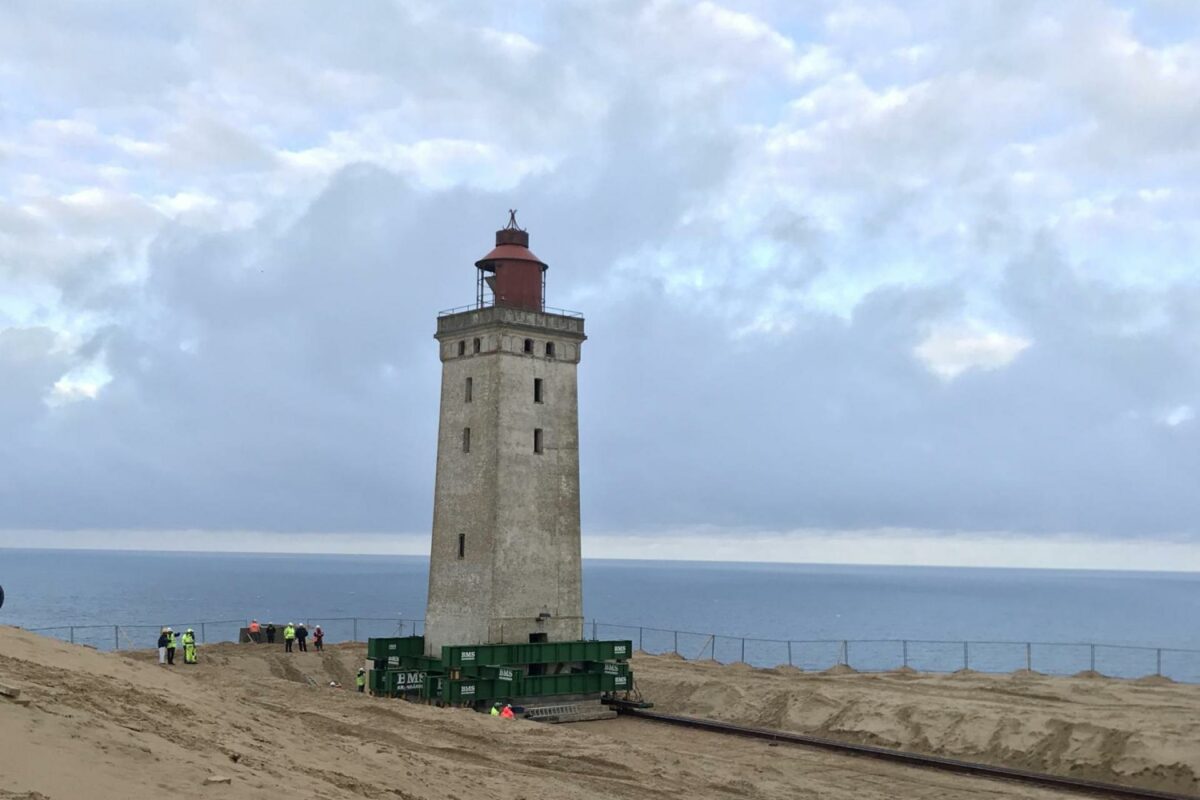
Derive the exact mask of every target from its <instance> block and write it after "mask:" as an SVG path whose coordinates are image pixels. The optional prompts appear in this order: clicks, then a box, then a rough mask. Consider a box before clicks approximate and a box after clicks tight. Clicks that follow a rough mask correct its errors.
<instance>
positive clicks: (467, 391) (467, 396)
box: [463, 378, 475, 403]
mask: <svg viewBox="0 0 1200 800" xmlns="http://www.w3.org/2000/svg"><path fill="white" fill-rule="evenodd" d="M474 382H475V381H474V379H473V378H467V384H466V386H465V387H464V388H463V402H464V403H469V402H471V397H472V391H471V390H472V384H473V383H474Z"/></svg>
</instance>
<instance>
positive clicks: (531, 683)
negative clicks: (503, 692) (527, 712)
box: [521, 672, 604, 697]
mask: <svg viewBox="0 0 1200 800" xmlns="http://www.w3.org/2000/svg"><path fill="white" fill-rule="evenodd" d="M603 678H604V676H603V675H601V674H599V673H588V672H566V673H563V674H561V675H527V676H526V677H525V679H524V680H523V681H522V682H521V690H522V696H524V697H551V696H553V695H560V694H593V693H595V692H599V691H601V688H600V687H601V685H602V682H603V681H602V679H603Z"/></svg>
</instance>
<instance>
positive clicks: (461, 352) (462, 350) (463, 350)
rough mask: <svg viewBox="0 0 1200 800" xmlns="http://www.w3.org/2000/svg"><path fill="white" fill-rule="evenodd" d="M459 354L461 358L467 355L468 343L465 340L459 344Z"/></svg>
mask: <svg viewBox="0 0 1200 800" xmlns="http://www.w3.org/2000/svg"><path fill="white" fill-rule="evenodd" d="M458 354H459V355H460V356H465V355H466V354H467V342H466V340H465V339H464V340H463V341H461V342H459V343H458Z"/></svg>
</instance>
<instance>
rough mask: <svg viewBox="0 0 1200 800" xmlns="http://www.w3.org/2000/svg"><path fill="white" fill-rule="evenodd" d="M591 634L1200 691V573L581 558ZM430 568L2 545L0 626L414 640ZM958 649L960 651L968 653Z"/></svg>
mask: <svg viewBox="0 0 1200 800" xmlns="http://www.w3.org/2000/svg"><path fill="white" fill-rule="evenodd" d="M583 572H584V613H585V617H586V622H585V635H586V636H589V637H591V636H596V637H599V638H605V639H616V638H621V639H630V640H631V641H634V643H635V645H637V646H640V647H641V648H642V649H644V650H648V651H651V652H672V653H674V652H678V653H679V654H680V655H681V656H683V657H685V658H716V659H717V660H720V661H726V662H727V661H739V660H741V661H746V662H748V663H751V664H755V665H758V666H775V665H780V664H787V663H791V664H792V665H794V666H799V667H801V668H805V669H820V668H825V667H828V666H832V665H834V664H837V663H846V664H848V665H850V666H852V667H855V668H859V669H891V668H895V667H898V666H902V665H908V666H911V667H913V668H916V669H935V670H939V671H946V672H952V671H955V670H957V669H961V668H963V667H964V666H965V667H966V668H969V669H977V670H985V671H1009V670H1013V669H1021V668H1032V669H1035V670H1037V671H1042V672H1052V673H1061V674H1073V673H1074V672H1077V671H1082V670H1088V669H1095V670H1096V671H1099V672H1102V673H1105V674H1114V675H1121V676H1124V677H1137V676H1139V675H1152V674H1156V673H1161V674H1163V675H1167V676H1169V677H1172V678H1175V679H1177V680H1189V681H1194V682H1200V574H1196V573H1169V572H1153V573H1149V572H1108V571H1075V570H1033V569H979V568H950V567H898V566H842V565H833V564H752V563H716V562H679V561H626V560H599V559H593V560H585V562H584V567H583ZM427 574H428V559H426V558H424V557H416V556H376V555H371V556H367V555H280V554H245V553H180V552H131V551H92V550H26V549H0V586H3V588H4V592H5V595H6V597H5V602H4V605H3V607H0V624H2V625H16V626H20V627H25V628H33V629H52V630H47V631H46V632H47V633H48V634H49V635H54V636H59V637H61V638H64V639H65V638H71V639H73V640H75V641H76V642H78V643H83V644H90V645H92V646H95V647H99V648H106V649H111V648H113V647H120V648H129V647H148V646H150V645H151V644H152V643H153V639H154V638H155V637H156V636H157V631H158V628H159V627H160V626H162V625H172V626H173V627H175V628H176V630H179V629H180V627H181V626H192V627H195V628H196V629H197V630H198V631H199V630H201V626H203V635H204V638H205V640H206V641H218V640H225V639H228V640H231V639H234V638H235V637H236V636H237V630H238V628H239V627H241V626H242V625H245V624H246V621H247V620H249V619H251V618H255V619H258V620H259V621H261V622H263V623H266V622H267V621H273V622H275V623H276V624H283V623H286V622H289V621H306V622H308V623H309V625H310V626H312V625H316V624H321V625H322V626H323V628H324V629H325V630H326V631H327V633H328V635H329V641H337V640H350V639H352V638H353V639H359V640H361V639H365V638H367V637H368V636H395V635H408V634H411V633H413V632H414V631H416V632H420V631H421V625H422V623H421V620H422V619H423V616H424V609H425V598H426V581H427ZM964 643H965V644H964Z"/></svg>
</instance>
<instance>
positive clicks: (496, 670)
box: [460, 666, 523, 683]
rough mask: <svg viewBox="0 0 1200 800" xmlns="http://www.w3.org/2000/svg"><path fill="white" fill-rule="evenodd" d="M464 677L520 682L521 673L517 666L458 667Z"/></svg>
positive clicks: (501, 681)
mask: <svg viewBox="0 0 1200 800" xmlns="http://www.w3.org/2000/svg"><path fill="white" fill-rule="evenodd" d="M460 670H461V672H462V676H463V677H464V678H484V679H487V680H493V681H498V682H500V683H520V682H521V677H522V675H523V673H522V671H521V670H520V669H519V668H517V667H488V666H483V667H460Z"/></svg>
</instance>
